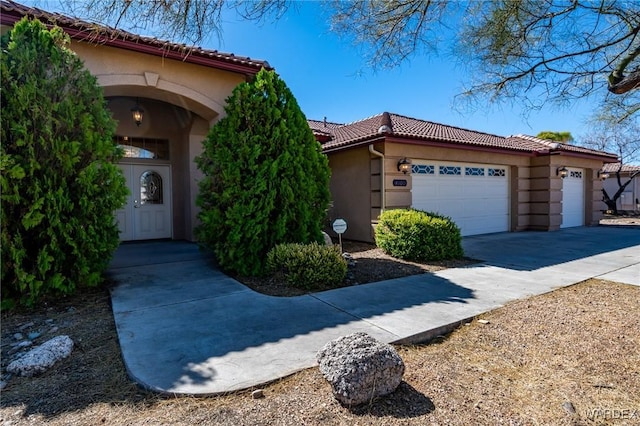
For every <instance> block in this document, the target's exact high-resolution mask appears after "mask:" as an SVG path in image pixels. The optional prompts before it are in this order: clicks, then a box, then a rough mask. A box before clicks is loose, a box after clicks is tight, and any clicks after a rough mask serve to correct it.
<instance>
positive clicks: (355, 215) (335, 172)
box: [327, 147, 379, 241]
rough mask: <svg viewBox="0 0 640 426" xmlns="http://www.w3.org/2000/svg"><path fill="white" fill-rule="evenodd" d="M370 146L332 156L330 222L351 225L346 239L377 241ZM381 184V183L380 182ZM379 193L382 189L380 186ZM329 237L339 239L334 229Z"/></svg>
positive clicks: (330, 162)
mask: <svg viewBox="0 0 640 426" xmlns="http://www.w3.org/2000/svg"><path fill="white" fill-rule="evenodd" d="M370 156H371V154H369V151H368V149H367V148H366V147H361V148H356V149H351V150H346V151H340V152H338V153H335V154H332V155H329V156H328V157H329V167H330V168H331V181H330V190H331V203H332V204H331V207H330V209H329V220H330V222H331V223H333V221H334V220H335V219H337V218H342V219H344V220H345V221H346V222H347V231H346V232H345V233H344V234H343V238H345V239H350V240H356V241H373V240H372V234H371V205H372V200H371V194H372V186H371V182H372V179H371V178H370V176H371V161H370ZM378 181H379V180H378ZM377 185H378V190H379V184H377ZM327 232H328V233H329V235H331V236H332V237H337V235H336V234H335V232H333V230H331V227H329V229H328V230H327Z"/></svg>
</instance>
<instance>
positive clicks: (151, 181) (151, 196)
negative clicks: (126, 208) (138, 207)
mask: <svg viewBox="0 0 640 426" xmlns="http://www.w3.org/2000/svg"><path fill="white" fill-rule="evenodd" d="M140 204H163V200H162V177H161V176H160V175H159V174H158V173H156V172H154V171H153V170H147V171H146V172H144V173H142V175H140Z"/></svg>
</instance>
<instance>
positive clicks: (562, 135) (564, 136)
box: [536, 130, 573, 143]
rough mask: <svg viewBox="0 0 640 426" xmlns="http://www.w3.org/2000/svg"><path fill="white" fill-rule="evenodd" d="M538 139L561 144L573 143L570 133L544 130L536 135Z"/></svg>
mask: <svg viewBox="0 0 640 426" xmlns="http://www.w3.org/2000/svg"><path fill="white" fill-rule="evenodd" d="M536 136H537V137H539V138H540V139H548V140H550V141H556V142H562V143H571V142H573V136H571V132H552V131H549V130H545V131H543V132H540V133H538V134H537V135H536Z"/></svg>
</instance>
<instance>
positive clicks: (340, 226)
mask: <svg viewBox="0 0 640 426" xmlns="http://www.w3.org/2000/svg"><path fill="white" fill-rule="evenodd" d="M333 230H334V232H335V233H336V234H338V241H339V242H340V253H342V234H344V231H346V230H347V222H345V220H344V219H336V220H334V221H333Z"/></svg>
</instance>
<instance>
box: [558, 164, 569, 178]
mask: <svg viewBox="0 0 640 426" xmlns="http://www.w3.org/2000/svg"><path fill="white" fill-rule="evenodd" d="M568 175H569V170H567V168H566V167H565V166H561V167H558V168H557V169H556V176H560V177H561V178H562V179H564V178H566V177H567V176H568Z"/></svg>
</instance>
